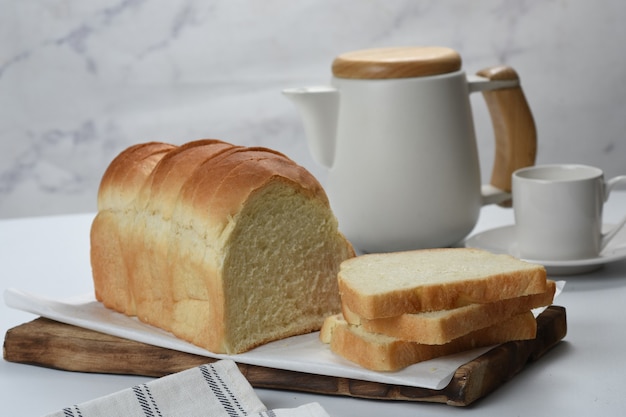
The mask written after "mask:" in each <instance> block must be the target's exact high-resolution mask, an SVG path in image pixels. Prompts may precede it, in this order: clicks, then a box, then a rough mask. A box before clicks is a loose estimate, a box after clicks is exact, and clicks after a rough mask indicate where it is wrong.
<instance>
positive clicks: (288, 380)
mask: <svg viewBox="0 0 626 417" xmlns="http://www.w3.org/2000/svg"><path fill="white" fill-rule="evenodd" d="M537 324H538V328H537V337H536V338H535V339H533V340H526V341H517V342H509V343H505V344H502V345H500V346H498V347H496V348H494V349H492V350H490V351H489V352H487V353H485V354H484V355H482V356H480V357H478V358H476V359H475V360H473V361H471V362H468V363H467V364H465V365H463V366H461V367H460V368H459V369H458V370H457V371H456V373H455V375H454V377H453V379H452V381H451V382H450V383H449V384H448V386H446V387H445V388H444V389H442V390H431V389H425V388H415V387H406V386H396V385H389V384H383V383H376V382H368V381H359V380H354V379H349V378H336V377H330V376H322V375H314V374H307V373H302V372H294V371H284V370H280V369H272V368H265V367H261V366H253V365H246V364H238V366H239V369H240V370H241V372H242V373H243V375H245V377H246V378H247V379H248V381H250V384H251V385H252V386H254V387H258V388H271V389H281V390H290V391H303V392H313V393H318V394H328V395H343V396H350V397H360V398H371V399H380V400H404V401H427V402H438V403H446V404H449V405H454V406H465V405H468V404H471V403H473V402H474V401H476V400H478V399H479V398H482V397H484V396H485V395H487V394H488V393H490V392H492V391H493V390H495V389H496V388H498V387H499V386H500V385H502V384H503V383H504V382H506V381H507V380H509V379H511V378H513V376H515V375H516V374H517V373H519V372H520V371H521V370H522V369H523V368H524V366H525V365H526V364H527V363H528V362H531V361H535V360H537V359H538V358H540V357H541V356H543V355H544V354H545V353H546V352H547V351H548V350H549V349H551V348H552V347H553V346H555V345H556V344H557V343H558V342H559V341H560V340H561V339H563V338H564V337H565V334H566V333H567V321H566V314H565V308H563V307H559V306H551V307H550V308H548V309H547V310H546V311H544V312H543V313H542V314H541V315H540V316H539V317H538V318H537ZM4 358H5V359H6V360H7V361H10V362H17V363H24V364H32V365H38V366H44V367H49V368H56V369H61V370H66V371H78V372H94V373H109V374H127V375H143V376H151V377H160V376H164V375H167V374H170V373H174V372H179V371H182V370H185V369H188V368H192V367H194V366H198V365H201V364H204V363H208V362H213V361H214V359H211V358H207V357H204V356H197V355H192V354H188V353H183V352H178V351H174V350H170V349H164V348H160V347H155V346H151V345H147V344H144V343H139V342H134V341H131V340H127V339H121V338H119V337H115V336H109V335H105V334H102V333H98V332H94V331H92V330H86V329H83V328H79V327H75V326H70V325H67V324H63V323H59V322H56V321H52V320H49V319H45V318H38V319H36V320H34V321H32V322H29V323H26V324H22V325H20V326H17V327H15V328H13V329H10V330H9V331H7V333H6V335H5V339H4Z"/></svg>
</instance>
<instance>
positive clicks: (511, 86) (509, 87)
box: [283, 47, 536, 252]
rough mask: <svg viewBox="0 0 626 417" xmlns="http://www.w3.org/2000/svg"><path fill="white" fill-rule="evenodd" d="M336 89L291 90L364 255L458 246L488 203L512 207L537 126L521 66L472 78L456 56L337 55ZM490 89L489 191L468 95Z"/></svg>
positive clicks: (428, 52)
mask: <svg viewBox="0 0 626 417" xmlns="http://www.w3.org/2000/svg"><path fill="white" fill-rule="evenodd" d="M332 70H333V78H332V86H324V87H305V88H290V89H287V90H284V91H283V93H284V94H285V95H286V96H287V97H289V98H290V99H291V100H292V101H293V102H294V103H295V104H296V106H297V108H298V110H299V112H300V115H301V117H302V119H303V123H304V129H305V134H306V135H307V137H308V142H309V149H310V150H311V153H312V154H313V157H314V159H315V160H316V161H317V162H318V163H320V164H321V165H323V166H325V167H327V168H329V173H328V179H327V184H326V185H325V187H326V190H327V193H328V196H329V199H330V202H331V206H332V208H333V210H334V212H335V214H336V215H337V218H338V219H339V227H340V229H341V230H342V231H343V233H344V234H345V235H346V236H347V238H348V239H349V240H350V241H351V242H352V243H353V245H354V246H355V247H356V248H357V249H359V250H360V251H362V252H389V251H398V250H408V249H417V248H429V247H444V246H451V245H454V244H456V243H457V242H459V241H461V240H462V239H463V238H464V237H465V236H467V235H468V234H469V233H470V231H471V230H472V229H473V227H474V226H475V224H476V221H477V219H478V215H479V211H480V208H481V206H482V205H483V204H488V203H499V204H501V203H505V204H506V201H508V200H510V194H509V193H510V189H511V174H512V172H513V171H514V170H516V169H517V168H521V167H524V166H528V165H533V164H534V162H535V154H536V131H535V125H534V121H533V117H532V114H531V112H530V109H529V108H528V104H527V103H526V99H525V97H524V94H523V92H522V90H521V88H520V84H519V79H518V77H517V74H516V73H515V71H514V70H513V69H511V68H509V67H494V68H488V69H486V70H482V71H480V72H479V73H478V75H477V76H474V77H471V78H470V77H467V76H466V74H465V73H464V72H463V70H462V69H461V58H460V56H459V55H458V53H457V52H455V51H454V50H452V49H449V48H441V47H419V48H418V47H402V48H381V49H369V50H363V51H356V52H350V53H346V54H342V55H340V56H338V57H337V58H336V59H335V61H334V62H333V65H332ZM475 91H482V92H483V95H484V97H485V100H486V102H487V106H488V108H489V111H490V113H491V118H492V122H493V126H494V130H495V137H496V152H495V162H494V166H493V172H492V178H491V183H490V184H489V185H483V186H481V179H480V167H479V159H478V152H477V146H476V139H475V133H474V125H473V119H472V110H471V106H470V100H469V93H471V92H475Z"/></svg>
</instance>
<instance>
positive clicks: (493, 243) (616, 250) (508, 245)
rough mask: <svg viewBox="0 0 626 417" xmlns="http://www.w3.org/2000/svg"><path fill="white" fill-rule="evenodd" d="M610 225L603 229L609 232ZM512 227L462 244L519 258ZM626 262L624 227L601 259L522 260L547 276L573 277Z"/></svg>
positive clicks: (497, 230)
mask: <svg viewBox="0 0 626 417" xmlns="http://www.w3.org/2000/svg"><path fill="white" fill-rule="evenodd" d="M609 227H611V225H606V224H605V225H604V228H605V229H606V228H609ZM514 228H515V226H513V225H510V226H503V227H498V228H495V229H490V230H487V231H484V232H482V233H478V234H476V235H474V236H472V237H470V238H468V239H467V240H466V241H465V246H466V247H468V248H478V249H485V250H488V251H490V252H494V253H507V254H509V255H513V256H518V255H516V253H517V243H516V242H515V229H514ZM621 259H626V227H624V228H622V230H620V231H619V232H618V233H617V235H616V236H615V237H614V238H613V239H612V240H611V241H610V242H609V243H608V244H607V246H606V247H605V248H604V250H603V251H602V252H601V253H600V256H598V257H596V258H590V259H576V260H571V261H549V260H541V259H524V260H525V261H528V262H532V263H536V264H540V265H543V266H545V268H546V271H547V272H548V274H550V275H575V274H583V273H586V272H591V271H594V270H596V269H598V268H600V267H601V266H603V265H605V264H608V263H610V262H615V261H619V260H621Z"/></svg>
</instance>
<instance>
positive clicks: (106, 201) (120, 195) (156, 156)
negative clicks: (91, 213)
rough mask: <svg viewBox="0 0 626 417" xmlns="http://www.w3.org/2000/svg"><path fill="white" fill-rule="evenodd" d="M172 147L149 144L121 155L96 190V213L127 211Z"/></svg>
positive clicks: (139, 145) (112, 163) (110, 166)
mask: <svg viewBox="0 0 626 417" xmlns="http://www.w3.org/2000/svg"><path fill="white" fill-rule="evenodd" d="M175 148H176V147H175V146H174V145H170V144H167V143H161V142H148V143H142V144H138V145H134V146H131V147H130V148H128V149H126V150H124V151H122V152H121V153H120V154H119V155H118V156H117V157H116V158H115V159H113V161H112V162H111V163H110V164H109V166H108V168H107V169H106V171H105V172H104V175H103V177H102V181H101V182H100V188H99V190H98V210H106V209H109V208H113V209H119V208H122V207H126V206H127V205H128V204H130V203H131V202H132V200H133V199H134V198H135V197H136V196H137V193H138V192H139V189H140V188H141V187H142V186H143V185H144V183H145V181H146V179H147V178H148V176H149V175H150V173H151V172H152V170H153V169H154V167H155V165H156V164H157V163H158V162H159V161H160V160H161V158H163V157H164V156H165V154H166V153H167V152H169V151H170V150H172V149H175Z"/></svg>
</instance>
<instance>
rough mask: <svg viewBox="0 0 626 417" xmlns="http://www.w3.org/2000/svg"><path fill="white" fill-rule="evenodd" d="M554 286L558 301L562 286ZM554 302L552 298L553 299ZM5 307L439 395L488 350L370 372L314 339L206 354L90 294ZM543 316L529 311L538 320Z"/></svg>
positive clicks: (240, 358)
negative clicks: (431, 391) (240, 351)
mask: <svg viewBox="0 0 626 417" xmlns="http://www.w3.org/2000/svg"><path fill="white" fill-rule="evenodd" d="M564 284H565V283H564V282H563V281H560V282H558V283H557V295H558V294H559V293H560V291H561V290H562V288H563V286H564ZM555 297H556V296H555ZM4 301H5V303H6V305H7V306H9V307H12V308H15V309H18V310H22V311H26V312H29V313H33V314H36V315H39V316H42V317H46V318H49V319H52V320H56V321H59V322H61V323H67V324H71V325H74V326H78V327H82V328H85V329H90V330H95V331H98V332H101V333H105V334H109V335H113V336H118V337H122V338H125V339H130V340H134V341H137V342H142V343H147V344H150V345H153V346H159V347H163V348H168V349H173V350H178V351H181V352H187V353H192V354H196V355H201V356H206V357H209V358H215V359H232V360H234V361H236V362H239V363H244V364H248V365H257V366H264V367H268V368H274V369H283V370H289V371H298V372H307V373H311V374H318V375H326V376H334V377H343V378H352V379H359V380H364V381H371V382H380V383H385V384H393V385H405V386H410V387H420V388H428V389H435V390H439V389H443V388H445V387H446V385H448V383H449V382H450V380H451V379H452V377H453V376H454V373H455V371H456V370H457V368H459V367H460V366H461V365H463V364H465V363H467V362H469V361H471V360H473V359H475V358H477V357H479V356H480V355H482V354H483V353H485V352H487V351H489V350H490V349H491V348H492V347H487V348H478V349H473V350H471V351H466V352H462V353H459V354H455V355H450V356H445V357H441V358H436V359H432V360H429V361H425V362H421V363H417V364H415V365H412V366H409V367H407V368H404V369H402V370H400V371H397V372H374V371H369V370H367V369H364V368H362V367H360V366H358V365H355V364H353V363H351V362H349V361H347V360H345V359H343V358H341V357H340V356H338V355H336V354H334V353H332V352H331V351H330V348H329V347H328V345H326V344H324V343H322V342H320V340H319V333H318V332H315V333H310V334H305V335H301V336H294V337H290V338H287V339H283V340H278V341H275V342H271V343H268V344H265V345H263V346H260V347H257V348H255V349H253V350H251V351H248V352H245V353H241V354H238V355H221V354H215V353H212V352H209V351H207V350H204V349H202V348H199V347H197V346H195V345H192V344H190V343H188V342H185V341H183V340H181V339H178V338H176V337H175V336H173V335H172V334H171V333H169V332H166V331H164V330H161V329H159V328H156V327H153V326H150V325H148V324H145V323H142V322H140V321H139V320H138V319H137V318H135V317H128V316H126V315H124V314H120V313H117V312H115V311H113V310H110V309H108V308H106V307H104V306H103V305H102V304H101V303H99V302H98V301H96V300H95V298H94V296H93V295H92V294H88V295H81V296H77V297H72V298H68V299H63V300H57V299H52V298H47V297H43V296H39V295H35V294H29V293H25V292H23V291H20V290H17V289H8V290H6V291H5V293H4ZM541 311H543V310H539V309H538V310H536V311H534V313H535V315H538V314H540V313H541Z"/></svg>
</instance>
